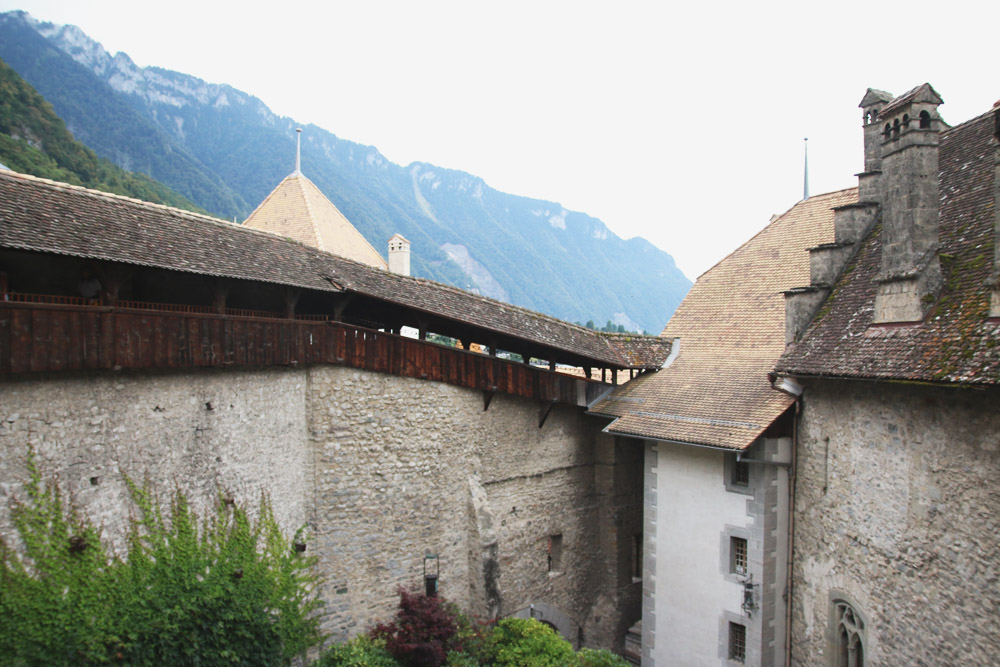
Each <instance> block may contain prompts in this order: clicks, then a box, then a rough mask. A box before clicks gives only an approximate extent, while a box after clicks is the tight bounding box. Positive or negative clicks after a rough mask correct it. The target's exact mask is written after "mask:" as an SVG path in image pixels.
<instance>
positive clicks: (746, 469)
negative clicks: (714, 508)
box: [731, 459, 750, 486]
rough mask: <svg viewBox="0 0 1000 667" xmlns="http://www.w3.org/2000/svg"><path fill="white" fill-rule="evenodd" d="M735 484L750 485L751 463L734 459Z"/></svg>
mask: <svg viewBox="0 0 1000 667" xmlns="http://www.w3.org/2000/svg"><path fill="white" fill-rule="evenodd" d="M731 483H732V484H733V486H748V485H749V484H750V464H749V463H746V462H745V461H740V460H739V459H737V460H736V461H733V479H732V481H731Z"/></svg>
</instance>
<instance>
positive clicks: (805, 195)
mask: <svg viewBox="0 0 1000 667" xmlns="http://www.w3.org/2000/svg"><path fill="white" fill-rule="evenodd" d="M802 141H803V146H804V148H805V155H806V161H805V168H804V170H803V174H802V199H809V137H806V138H805V139H803V140H802Z"/></svg>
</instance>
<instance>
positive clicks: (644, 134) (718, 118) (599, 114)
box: [0, 0, 1000, 279]
mask: <svg viewBox="0 0 1000 667" xmlns="http://www.w3.org/2000/svg"><path fill="white" fill-rule="evenodd" d="M9 9H24V10H27V11H28V12H30V13H31V14H32V15H33V16H35V17H36V18H38V19H42V20H47V21H52V22H54V23H60V24H66V23H71V24H75V25H77V26H79V27H80V28H82V29H83V30H84V32H86V33H88V34H89V35H90V36H91V37H93V38H94V39H96V40H97V41H99V42H101V43H102V44H103V45H104V47H105V48H106V49H107V50H108V51H109V52H111V53H115V52H117V51H124V52H125V53H127V54H129V56H131V58H132V59H133V60H134V61H135V62H136V63H137V64H139V65H143V66H145V65H157V66H160V67H165V68H168V69H173V70H178V71H181V72H185V73H187V74H192V75H194V76H197V77H200V78H202V79H205V80H207V81H209V82H213V83H228V84H230V85H232V86H234V87H236V88H239V89H241V90H244V91H246V92H248V93H251V94H253V95H256V96H257V97H259V98H260V99H262V100H263V101H264V102H265V103H266V104H267V105H268V106H270V107H271V109H272V110H274V111H275V112H276V113H279V114H281V115H285V116H290V117H292V118H294V119H296V120H297V121H299V122H301V123H315V124H316V125H319V126H321V127H323V128H325V129H327V130H329V131H331V132H333V133H335V134H336V135H338V136H340V137H341V138H344V139H350V140H352V141H357V142H361V143H364V144H370V145H374V146H376V147H377V148H378V149H379V150H380V151H381V152H382V153H383V154H384V155H385V156H386V157H388V158H389V159H390V160H392V161H394V162H397V163H400V164H404V165H405V164H408V163H410V162H412V161H424V162H430V163H433V164H436V165H438V166H442V167H448V168H453V169H461V170H464V171H468V172H471V173H473V174H475V175H477V176H481V177H482V178H483V179H485V181H486V182H487V183H488V184H489V185H490V186H492V187H494V188H496V189H498V190H503V191H505V192H510V193H514V194H519V195H524V196H529V197H538V198H542V199H548V200H553V201H556V202H559V203H560V204H562V205H563V206H564V207H565V208H567V209H570V210H576V211H583V212H586V213H589V214H591V215H593V216H595V217H598V218H600V219H601V220H603V221H604V222H605V223H606V224H607V225H608V226H609V227H610V228H611V229H612V230H613V231H614V232H615V233H617V234H618V235H619V236H622V237H625V238H629V237H632V236H643V237H645V238H647V239H649V240H650V241H652V242H653V243H654V244H655V245H657V246H659V247H660V248H662V249H663V250H666V251H667V252H669V253H670V254H671V255H673V256H674V258H675V259H676V261H677V264H678V266H679V267H680V268H681V270H683V271H684V272H685V273H686V274H687V275H688V276H689V277H691V278H692V279H693V278H695V277H697V276H698V275H699V274H700V273H702V272H703V271H705V270H706V269H708V268H710V267H711V266H712V265H713V264H714V263H715V262H717V261H718V260H719V259H721V258H722V257H724V256H725V255H726V254H728V253H729V252H731V251H732V250H733V249H735V248H736V247H737V246H739V244H741V243H742V242H744V241H745V240H747V239H748V238H750V237H751V236H752V235H753V234H754V233H756V232H757V231H758V230H759V229H760V228H761V227H763V226H764V225H765V224H766V223H767V222H768V219H769V218H770V216H771V215H772V214H774V213H781V212H783V211H785V210H787V209H788V208H789V207H791V206H792V205H793V204H794V203H795V202H796V201H798V200H799V199H800V198H801V197H802V166H803V165H802V163H803V138H804V137H809V172H810V190H811V192H812V194H818V193H820V192H826V191H830V190H837V189H840V188H845V187H851V186H853V185H855V184H856V179H855V178H854V174H855V173H856V172H858V171H860V170H861V167H862V154H861V127H860V122H861V120H860V119H861V112H860V110H859V109H858V108H857V104H858V102H859V101H860V100H861V98H862V96H863V95H864V93H865V89H866V88H867V87H869V86H872V87H875V88H880V89H883V90H888V91H890V92H892V93H894V94H897V95H898V94H900V93H903V92H905V91H906V90H908V89H909V88H912V87H913V86H916V85H918V84H920V83H923V82H925V81H926V82H930V83H931V84H932V85H933V86H934V87H935V89H936V90H937V91H938V92H939V93H940V94H941V96H942V97H943V98H944V100H945V102H946V103H945V105H943V106H942V107H941V113H942V115H943V116H944V118H945V120H946V121H948V122H950V123H952V124H957V123H959V122H962V121H965V120H968V119H969V118H972V117H974V116H976V115H979V114H981V113H985V112H986V111H988V110H989V109H990V108H991V107H992V106H993V103H994V102H995V101H996V100H998V99H1000V76H998V72H1000V69H998V60H1000V58H998V56H1000V48H998V44H1000V42H998V40H997V38H996V35H997V25H998V21H997V19H998V18H1000V3H998V2H995V0H979V1H978V2H967V1H966V0H957V1H954V0H953V1H950V2H939V3H928V2H924V1H923V0H920V1H917V2H913V1H910V2H899V1H897V2H891V3H889V2H881V1H878V0H868V1H867V2H853V1H852V2H846V1H839V2H825V3H818V2H809V1H808V0H799V1H798V2H788V3H775V2H767V1H761V2H746V1H745V0H744V1H743V2H690V3H676V2H666V1H663V2H627V1H621V0H619V1H618V2H601V3H598V2H589V1H586V0H575V1H572V2H546V1H544V0H534V1H533V2H521V1H518V0H504V1H503V2H496V1H494V2H474V1H472V0H464V1H455V2H436V1H434V0H421V1H412V0H410V1H403V0H399V1H391V2H388V1H387V2H380V1H378V0H351V1H350V2H338V1H335V0H334V1H328V2H316V3H309V2H295V1H294V0H289V1H286V2H266V3H262V2H254V1H253V0H245V1H243V2H238V3H226V2H214V1H212V0H201V1H200V2H191V1H189V0H171V1H164V0H160V1H158V2H156V3H149V2H145V1H143V0H128V1H123V2H119V1H117V0H106V1H105V0H21V1H18V0H0V10H3V11H6V10H9ZM277 159H284V158H283V157H278V158H277Z"/></svg>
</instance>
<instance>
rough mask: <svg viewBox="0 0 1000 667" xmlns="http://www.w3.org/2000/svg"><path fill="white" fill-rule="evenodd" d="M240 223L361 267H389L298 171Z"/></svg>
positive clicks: (287, 178)
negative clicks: (293, 240) (359, 263)
mask: <svg viewBox="0 0 1000 667" xmlns="http://www.w3.org/2000/svg"><path fill="white" fill-rule="evenodd" d="M243 224H244V226H246V227H249V228H252V229H262V230H264V231H268V232H274V233H275V234H279V235H281V236H287V237H289V238H291V239H295V240H296V241H299V242H300V243H304V244H306V245H308V246H312V247H314V248H319V249H320V250H325V251H326V252H330V253H333V254H334V255H340V256H341V257H347V258H348V259H353V260H354V261H356V262H361V263H362V264H368V265H369V266H374V267H377V268H380V269H386V268H388V264H386V261H385V259H383V258H382V255H381V254H379V252H378V251H377V250H375V248H373V247H372V245H371V244H370V243H368V241H367V240H365V237H364V236H362V235H361V232H359V231H358V230H357V229H356V228H355V227H354V225H352V224H351V223H350V222H349V221H348V220H347V218H345V217H344V214H343V213H341V212H340V210H339V209H338V208H337V207H336V206H334V205H333V202H331V201H330V200H329V199H327V198H326V195H324V194H323V193H322V192H320V189H319V188H318V187H316V184H315V183H313V182H312V181H310V180H309V179H308V178H306V177H305V176H303V175H302V174H301V173H300V172H293V173H292V174H291V175H289V176H286V177H285V178H284V180H282V181H281V183H279V184H278V186H277V187H276V188H274V190H272V191H271V194H269V195H268V196H267V197H266V198H265V199H264V201H263V202H261V204H260V206H258V207H257V209H256V210H255V211H254V212H253V213H251V214H250V217H249V218H247V219H246V222H244V223H243Z"/></svg>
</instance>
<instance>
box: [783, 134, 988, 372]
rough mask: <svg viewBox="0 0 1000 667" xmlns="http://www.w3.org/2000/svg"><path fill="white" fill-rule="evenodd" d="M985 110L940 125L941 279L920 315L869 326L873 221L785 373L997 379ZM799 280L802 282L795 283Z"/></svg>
mask: <svg viewBox="0 0 1000 667" xmlns="http://www.w3.org/2000/svg"><path fill="white" fill-rule="evenodd" d="M993 122H994V121H993V115H992V114H986V115H983V116H980V117H979V118H975V119H973V120H971V121H968V122H966V123H963V124H962V125H958V126H956V127H954V128H952V129H950V130H947V131H946V132H943V133H942V135H941V144H940V148H939V159H938V162H939V169H940V193H941V200H940V202H941V203H940V246H941V251H940V252H941V255H940V256H941V269H942V274H943V277H944V282H945V285H944V287H943V289H942V291H941V294H940V296H939V297H938V300H937V302H936V304H935V305H934V306H933V307H932V308H931V310H930V312H929V313H928V315H927V317H926V318H925V320H924V322H923V323H922V324H919V325H912V326H897V327H892V326H889V327H886V326H882V327H878V326H876V327H873V326H872V319H873V315H874V302H875V291H876V282H875V279H876V277H877V275H878V272H879V267H880V263H881V234H880V231H881V230H880V228H879V226H876V227H875V228H874V229H873V231H872V232H871V234H870V235H869V236H868V238H867V239H866V240H865V242H864V244H863V246H862V248H861V249H860V250H859V252H858V254H857V256H856V257H855V258H854V260H853V262H852V263H851V264H850V265H849V266H848V268H847V269H846V270H845V272H844V274H843V275H842V276H841V277H840V279H839V280H838V282H837V284H836V286H835V287H834V290H833V292H832V293H831V295H830V297H829V298H828V299H827V301H826V303H825V304H824V305H823V307H822V308H821V309H820V311H819V315H818V316H817V317H816V319H815V320H814V321H813V322H812V324H811V325H810V327H809V328H808V329H807V330H806V331H805V332H804V334H803V336H802V338H801V340H800V341H799V342H798V343H796V344H793V345H791V346H789V348H788V351H787V352H786V353H785V354H784V355H783V356H782V357H781V359H780V360H779V361H778V364H777V369H778V371H779V372H781V373H786V374H790V375H807V376H812V375H820V376H835V377H851V378H869V379H893V380H916V381H927V382H951V383H962V384H972V385H989V384H997V383H998V382H1000V323H998V322H997V321H996V320H990V319H989V302H990V282H991V278H992V272H993V256H994V244H995V241H996V232H995V230H994V224H995V222H994V220H995V218H994V216H995V214H996V211H995V206H996V204H995V202H994V201H993V192H994V188H995V184H994V182H993V179H994V165H995V157H994V155H995V151H996V146H995V144H993V142H992V140H991V133H992V130H993ZM803 284H804V283H803Z"/></svg>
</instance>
